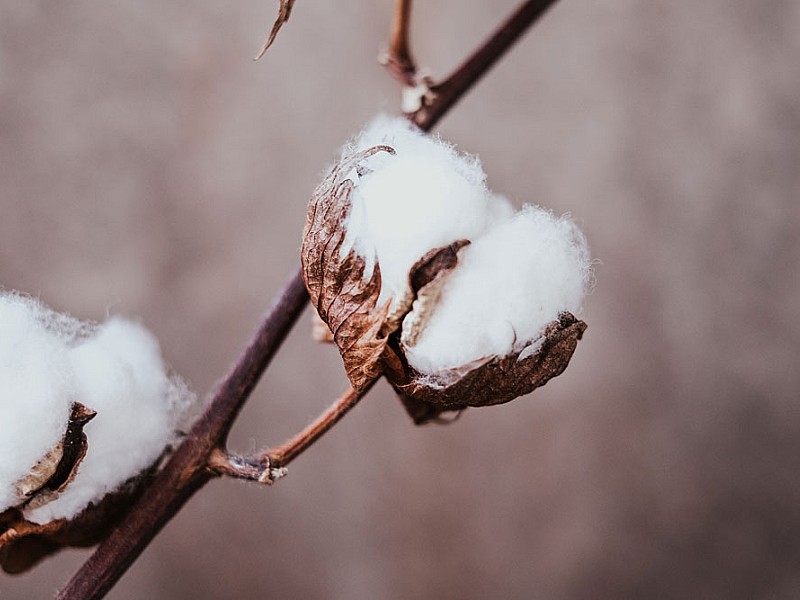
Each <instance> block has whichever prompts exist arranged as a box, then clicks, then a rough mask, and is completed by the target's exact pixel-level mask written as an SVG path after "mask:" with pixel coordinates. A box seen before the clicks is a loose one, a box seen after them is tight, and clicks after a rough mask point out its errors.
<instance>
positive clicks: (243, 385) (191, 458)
mask: <svg viewBox="0 0 800 600" xmlns="http://www.w3.org/2000/svg"><path fill="white" fill-rule="evenodd" d="M554 1H555V0H550V1H547V2H542V1H537V2H533V1H528V2H525V3H524V4H523V5H522V6H521V8H520V9H518V11H517V12H516V13H515V14H514V15H513V16H512V17H511V19H510V20H509V21H508V22H507V23H506V25H505V26H504V27H503V28H501V31H499V32H498V33H496V34H495V35H494V36H493V37H492V38H490V40H489V41H488V42H487V43H486V44H484V46H483V47H481V48H480V49H479V50H478V51H477V52H476V53H475V54H473V56H472V57H471V58H470V59H468V60H467V61H466V62H465V63H464V66H463V67H461V68H460V69H458V70H457V71H456V72H455V73H454V74H453V76H452V77H450V78H449V79H448V80H447V82H445V84H443V85H442V86H440V89H439V95H438V96H437V97H435V98H434V99H433V100H432V102H431V104H430V105H429V106H426V107H424V111H423V112H421V113H418V114H416V115H414V121H415V122H416V123H417V125H419V126H420V127H421V128H422V129H423V130H425V131H428V130H430V129H431V128H432V127H433V126H434V124H435V123H436V122H437V121H438V120H439V119H440V118H441V117H442V116H443V115H444V114H445V113H446V112H447V111H448V110H449V109H450V107H452V106H453V104H455V102H456V101H457V100H458V99H459V98H460V97H461V96H462V95H463V94H464V93H465V92H466V91H467V90H468V89H469V88H470V87H472V85H473V84H474V83H475V82H477V81H478V80H479V79H480V78H481V76H482V75H483V74H484V73H485V72H486V71H487V70H488V69H489V68H490V67H491V66H492V64H494V62H495V61H496V60H497V59H498V58H499V57H500V56H501V55H502V54H503V52H505V50H506V49H508V48H509V47H510V46H511V45H512V44H513V43H514V42H515V41H516V39H517V38H519V37H520V36H521V35H522V33H523V32H524V31H525V30H526V28H527V27H528V26H529V25H530V24H531V23H533V22H534V21H535V20H536V17H538V16H539V15H540V14H541V13H542V12H544V10H545V9H546V8H547V7H548V6H549V5H550V4H552V3H553V2H554ZM487 46H490V48H488V49H487V48H486V47H487ZM307 298H308V294H307V292H306V289H305V286H304V285H303V280H302V277H301V273H300V272H299V271H298V272H296V273H295V274H294V275H293V276H292V277H291V279H290V280H289V282H288V283H287V284H286V286H285V287H284V289H283V291H282V292H281V293H280V295H279V296H278V299H277V300H276V302H275V304H274V305H273V308H272V309H271V310H270V312H269V314H268V315H267V317H266V319H265V320H264V322H263V323H262V324H261V326H260V327H259V329H258V331H257V332H256V335H255V336H254V338H253V340H252V341H251V342H250V345H249V346H248V347H247V348H246V349H245V351H244V352H243V353H242V355H241V356H240V357H239V360H238V361H237V363H236V364H235V365H234V367H233V369H232V370H231V372H230V373H229V374H228V376H227V377H226V378H225V379H224V381H223V382H222V384H221V385H220V387H219V389H218V390H217V392H216V394H215V396H214V399H213V401H212V402H211V404H210V405H209V407H208V408H207V409H206V411H205V413H204V414H203V415H202V417H201V418H200V419H199V420H198V422H197V424H196V425H195V426H194V427H193V428H192V430H191V431H190V433H189V434H188V435H187V436H186V438H185V439H184V441H183V443H182V444H181V445H180V446H179V447H178V449H177V450H176V451H175V453H174V454H173V455H172V457H171V458H170V459H169V460H168V461H167V463H166V465H165V466H164V468H163V469H161V471H159V472H158V473H157V474H156V476H155V477H154V479H153V482H152V484H151V485H150V486H149V487H148V489H147V490H146V491H145V492H144V493H143V494H142V496H141V497H140V498H139V500H138V501H137V502H136V503H135V504H134V505H133V506H132V507H131V509H130V512H129V513H128V514H127V516H126V517H125V519H124V520H123V521H122V523H121V524H120V525H119V526H118V527H117V528H116V529H115V530H114V531H112V533H111V534H110V535H109V537H108V538H106V540H105V541H103V542H102V543H101V544H100V546H99V547H98V548H97V550H96V551H95V552H94V554H92V556H91V557H90V558H89V560H87V561H86V562H85V563H84V564H83V566H82V567H81V568H80V569H79V570H78V572H77V573H76V574H75V575H74V576H73V577H72V579H71V580H70V581H69V582H68V583H67V585H66V586H65V587H64V589H63V590H62V591H61V592H60V593H59V595H58V596H57V598H58V599H59V600H99V599H100V598H102V597H103V596H105V594H106V593H107V592H108V591H109V590H110V589H111V588H112V587H113V585H114V584H115V583H116V582H117V581H118V580H119V578H120V577H121V576H122V575H123V574H124V573H125V571H126V570H127V569H128V567H129V566H130V565H131V564H132V563H133V561H134V560H136V558H137V557H138V556H139V554H141V552H142V551H143V550H144V548H145V547H146V546H147V545H148V544H149V543H150V541H151V540H152V539H153V538H154V537H155V536H156V534H157V533H158V532H159V531H161V528H162V527H163V526H164V525H165V524H166V523H167V522H169V520H170V519H171V518H172V517H173V516H174V515H175V514H176V513H177V512H178V510H180V508H181V507H182V506H183V505H184V504H185V503H186V501H187V500H188V499H189V498H190V497H191V496H192V495H193V494H194V493H195V492H196V491H197V490H199V489H200V488H201V487H202V486H203V485H204V484H205V483H206V482H207V481H208V480H209V478H210V477H212V474H211V472H210V471H209V470H208V468H207V464H208V459H209V456H210V455H211V453H212V452H213V451H214V450H215V449H216V448H218V447H219V446H220V445H221V444H223V443H224V440H225V437H226V436H227V433H228V431H229V430H230V428H231V426H232V424H233V421H234V419H235V417H236V415H237V414H238V413H239V411H240V410H241V408H242V406H243V405H244V403H245V401H246V400H247V398H248V397H249V395H250V393H251V392H252V390H253V388H254V387H255V384H256V382H257V381H258V379H259V378H260V376H261V374H262V373H263V371H264V369H265V368H266V367H267V365H268V364H269V362H270V361H271V359H272V357H273V356H274V354H275V352H276V351H277V350H278V348H279V347H280V345H281V343H282V342H283V340H284V339H285V338H286V335H287V334H288V332H289V331H290V329H291V328H292V326H293V325H294V323H295V322H296V321H297V319H298V317H299V316H300V313H301V312H302V310H303V308H304V307H305V305H306V301H307ZM313 439H316V438H313ZM313 439H311V438H309V443H311V442H313ZM307 447H308V444H306V445H305V446H304V448H307ZM294 456H296V454H294Z"/></svg>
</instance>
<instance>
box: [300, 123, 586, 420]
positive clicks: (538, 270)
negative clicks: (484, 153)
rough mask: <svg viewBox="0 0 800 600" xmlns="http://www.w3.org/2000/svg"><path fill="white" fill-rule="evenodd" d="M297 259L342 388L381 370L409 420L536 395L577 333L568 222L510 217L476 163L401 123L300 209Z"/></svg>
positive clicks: (577, 290) (579, 254) (572, 232)
mask: <svg viewBox="0 0 800 600" xmlns="http://www.w3.org/2000/svg"><path fill="white" fill-rule="evenodd" d="M302 262H303V271H304V277H305V281H306V285H307V287H308V290H309V294H310V296H311V299H312V302H313V303H314V304H315V306H316V307H317V310H318V312H319V314H320V317H321V318H322V320H323V321H324V322H325V323H327V325H328V327H329V328H330V330H331V332H332V334H333V338H334V341H335V342H336V343H337V345H338V346H339V349H340V352H341V353H342V357H343V359H344V363H345V369H346V370H347V373H348V376H349V377H350V380H351V383H352V384H353V386H354V387H355V388H356V389H359V388H360V387H361V386H364V385H366V384H367V383H368V382H369V381H371V380H372V379H374V378H375V377H377V376H379V375H380V374H382V373H383V374H386V376H387V378H388V379H389V380H390V382H391V383H392V384H393V385H394V386H395V388H396V389H397V390H398V392H400V394H401V396H402V397H403V399H404V402H405V403H406V407H407V408H409V410H410V411H411V412H412V416H414V418H415V420H416V421H418V422H422V421H425V420H428V419H429V418H433V417H434V416H436V415H437V414H438V413H439V412H441V411H442V410H456V409H458V408H462V407H463V406H467V405H471V406H480V405H486V404H495V403H499V402H506V401H508V400H510V399H512V398H514V397H516V396H519V395H521V394H524V393H527V392H529V391H531V390H532V389H533V388H535V387H538V386H540V385H543V384H544V383H545V382H546V381H547V380H548V379H550V378H552V377H554V376H556V375H558V374H559V373H561V372H562V371H563V369H564V368H565V367H566V365H567V363H568V362H569V359H570V357H571V356H572V353H573V352H574V349H575V347H576V344H577V341H578V340H579V339H580V337H581V335H582V334H583V331H584V330H585V328H586V325H585V323H583V322H582V321H579V320H577V319H576V318H575V317H574V314H573V313H575V312H578V311H579V310H580V309H581V305H582V302H583V297H584V294H585V292H586V289H587V286H588V282H589V280H590V276H591V269H590V257H589V252H588V249H587V246H586V241H585V238H584V236H583V234H582V233H581V232H580V231H579V230H578V228H577V227H576V226H575V224H574V223H573V222H572V221H571V220H569V219H568V218H566V217H556V216H554V215H553V214H552V213H551V212H549V211H547V210H545V209H542V208H539V207H536V206H525V207H524V208H523V209H522V210H521V211H520V212H519V213H516V214H515V213H514V212H513V210H512V209H511V208H510V204H509V203H508V202H507V201H506V200H505V199H503V198H502V197H499V196H497V195H495V194H492V193H491V192H490V191H489V190H488V189H487V187H486V183H485V175H484V173H483V171H482V169H481V167H480V162H479V161H478V160H477V158H474V157H469V156H465V155H461V154H458V153H457V152H456V151H455V150H454V149H453V148H452V146H450V145H449V144H446V143H444V142H442V141H441V140H439V139H437V138H433V137H430V136H426V135H425V134H424V133H423V132H421V131H419V130H418V129H416V128H415V127H414V126H413V125H410V124H409V123H408V122H407V121H406V120H404V119H388V118H386V117H380V118H378V119H377V120H376V121H375V122H373V123H372V124H371V125H370V126H368V127H367V129H366V130H365V131H364V132H363V133H362V134H360V135H359V136H358V137H357V138H356V139H355V141H354V142H352V143H351V144H349V145H348V146H346V147H345V149H344V151H343V154H342V158H341V160H340V161H339V163H337V165H336V166H335V167H334V168H333V169H332V170H331V172H330V173H329V175H328V176H327V177H326V178H325V180H324V181H323V182H322V184H321V185H320V186H319V187H318V188H317V190H316V191H315V193H314V196H313V197H312V200H311V203H310V205H309V214H308V221H307V224H306V228H305V232H304V243H303V252H302ZM414 402H422V403H425V404H427V405H435V407H434V408H431V407H430V406H427V408H426V409H425V410H423V411H421V412H420V410H418V409H419V407H418V406H416V407H413V406H412V404H413V403H414Z"/></svg>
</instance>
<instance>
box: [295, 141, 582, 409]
mask: <svg viewBox="0 0 800 600" xmlns="http://www.w3.org/2000/svg"><path fill="white" fill-rule="evenodd" d="M379 151H386V152H390V153H392V154H393V153H394V151H393V150H392V149H391V148H389V147H386V146H377V147H375V148H371V149H369V150H365V151H363V152H358V153H355V154H353V155H352V156H349V157H346V158H344V159H342V161H341V162H340V163H339V164H337V165H336V166H335V167H334V168H333V169H332V170H331V172H330V173H329V174H328V176H327V177H326V178H325V180H324V181H323V182H322V184H320V186H319V187H318V188H317V189H316V191H315V192H314V195H313V196H312V198H311V202H310V204H309V210H308V217H307V221H306V227H305V230H304V235H303V249H302V264H303V275H304V278H305V281H306V287H307V288H308V291H309V295H310V296H311V302H312V303H313V304H314V306H315V307H316V308H317V312H318V313H319V316H320V318H321V319H322V321H323V322H324V323H326V324H327V326H328V328H329V330H330V331H331V333H332V336H333V341H334V342H335V343H336V345H337V346H338V348H339V351H340V353H341V355H342V359H343V361H344V367H345V371H346V372H347V375H348V378H349V379H350V382H351V384H352V386H353V387H354V388H355V389H356V390H359V389H362V388H363V387H364V386H365V385H366V384H367V383H368V382H370V381H372V380H373V379H374V378H376V377H379V376H380V375H381V374H385V375H386V378H387V379H388V380H389V382H390V383H391V384H392V386H394V388H395V390H396V391H397V392H398V394H399V395H400V398H401V400H402V402H403V405H404V406H405V408H406V410H407V411H408V413H409V414H410V415H411V417H412V419H413V420H414V422H415V423H425V422H428V421H433V420H437V419H439V417H440V416H441V414H442V413H444V412H447V411H460V410H463V409H464V408H467V407H470V406H489V405H493V404H501V403H504V402H508V401H510V400H512V399H514V398H516V397H518V396H521V395H523V394H527V393H529V392H531V391H532V390H534V389H535V388H537V387H540V386H542V385H544V384H545V383H547V381H549V380H550V379H552V378H553V377H556V376H557V375H559V374H561V373H562V372H563V371H564V369H565V368H566V367H567V365H568V364H569V361H570V358H571V357H572V354H573V353H574V351H575V347H576V346H577V343H578V340H580V339H581V336H582V335H583V332H584V331H585V329H586V323H584V322H583V321H580V320H578V319H576V318H575V316H573V315H572V314H570V313H568V312H564V313H562V314H561V315H559V318H558V319H557V320H556V321H554V322H553V323H551V324H550V325H549V326H548V327H547V328H546V329H545V331H544V333H543V335H542V337H541V338H539V339H537V340H530V341H529V343H528V344H526V345H523V347H520V349H519V350H518V351H515V352H512V353H511V354H509V355H507V356H486V357H483V358H481V359H478V360H475V361H471V362H469V363H467V364H465V365H462V366H459V367H457V368H453V369H444V370H441V371H439V372H437V373H435V374H429V373H428V374H426V373H420V372H418V371H416V370H415V369H413V368H412V367H411V366H410V365H409V364H408V362H407V361H406V359H405V352H404V349H405V348H407V347H410V346H413V345H414V344H415V343H416V339H417V338H418V336H419V335H420V334H421V332H422V331H423V330H424V328H425V323H426V321H427V319H428V316H429V315H430V314H431V313H432V312H433V311H434V310H436V308H437V305H438V303H439V297H440V293H441V289H442V287H443V286H444V284H445V282H446V281H447V277H448V276H449V274H450V273H451V272H452V271H453V270H454V269H455V268H456V267H457V265H458V254H459V251H460V250H461V249H462V248H463V247H464V246H466V245H467V244H469V241H468V240H458V241H456V242H454V243H452V244H450V245H448V246H444V247H442V248H436V249H433V250H431V251H430V252H428V253H427V254H425V256H423V257H422V258H420V259H419V260H418V261H417V263H416V264H415V265H414V266H413V267H412V268H411V271H410V273H409V293H408V298H404V299H403V300H404V301H403V302H402V303H400V310H399V311H398V310H395V309H393V312H392V314H391V315H390V314H389V303H386V304H384V305H382V306H379V305H378V303H377V301H378V296H379V294H380V290H381V279H380V268H379V267H380V265H377V264H376V265H375V268H374V270H373V272H372V276H371V277H370V279H369V280H365V279H364V277H363V275H364V272H365V261H364V258H362V257H361V256H359V255H358V254H357V253H355V252H354V251H353V250H351V251H350V252H349V253H347V254H346V256H345V257H343V258H342V257H341V248H342V244H343V243H344V240H345V236H346V233H347V232H346V228H345V225H346V222H347V217H348V215H349V212H350V208H351V194H352V192H353V189H354V187H355V186H356V182H354V181H353V179H352V178H351V177H352V173H353V171H354V170H355V171H356V173H360V172H362V169H363V165H362V163H363V161H364V160H365V159H366V158H368V157H369V156H372V155H373V154H375V153H376V152H379ZM396 304H397V303H396ZM395 308H397V307H395ZM534 348H535V350H534ZM520 357H522V358H520Z"/></svg>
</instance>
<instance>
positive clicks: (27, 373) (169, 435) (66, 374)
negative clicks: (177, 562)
mask: <svg viewBox="0 0 800 600" xmlns="http://www.w3.org/2000/svg"><path fill="white" fill-rule="evenodd" d="M193 400H194V396H193V394H191V392H189V391H188V389H187V388H186V386H185V384H183V382H182V381H181V380H180V379H178V378H177V377H174V376H173V377H170V376H169V375H168V374H167V369H166V367H165V365H164V362H163V360H162V358H161V353H160V350H159V347H158V342H157V341H156V339H155V338H154V337H153V336H152V334H150V333H149V332H148V331H147V330H146V329H144V328H143V327H142V326H141V325H138V324H136V323H133V322H130V321H126V320H124V319H120V318H111V319H109V320H108V321H107V322H106V323H105V324H103V325H100V326H93V325H89V324H85V323H80V322H78V321H76V320H74V319H71V318H69V317H66V316H64V315H58V314H57V313H54V312H52V311H49V310H48V309H45V308H44V307H42V306H41V305H40V304H38V303H37V302H35V301H34V300H31V299H28V298H24V297H21V296H18V295H13V294H5V295H2V296H0V452H2V453H1V454H0V494H2V495H1V496H0V498H2V502H3V503H2V504H0V506H1V507H3V508H8V507H9V506H14V505H16V504H18V503H19V501H20V499H19V498H17V497H15V495H14V493H13V489H14V485H15V483H16V482H17V481H18V480H19V479H20V478H22V477H23V476H25V475H26V474H27V473H28V471H29V470H30V469H31V467H33V466H34V465H35V464H36V462H37V461H38V460H39V459H40V458H42V457H43V456H44V455H45V454H46V453H47V452H48V451H49V450H50V449H52V448H53V447H54V446H55V445H56V443H57V442H58V441H59V440H60V439H61V438H62V437H63V435H64V432H65V429H66V425H67V421H68V418H69V414H70V408H71V405H72V403H73V402H80V403H82V404H84V405H85V406H86V407H87V408H90V409H92V410H94V411H96V412H97V415H96V416H95V417H94V419H92V420H91V421H90V422H89V423H88V424H87V425H86V426H85V427H84V433H85V434H86V436H87V439H88V450H87V452H86V456H85V457H84V459H83V462H81V463H80V465H79V467H78V471H77V474H76V476H75V479H74V480H73V481H72V482H71V483H70V484H69V485H68V486H67V487H66V488H65V489H64V491H62V492H61V493H60V495H59V496H58V497H57V498H56V499H55V500H52V501H50V502H48V503H46V504H43V505H41V506H38V507H36V508H32V509H24V510H23V514H24V516H25V518H26V519H28V520H31V521H34V522H37V523H45V522H48V521H51V520H53V519H57V518H62V517H63V518H70V517H73V516H75V515H76V514H77V513H79V512H80V511H81V510H83V509H84V508H85V507H86V506H87V505H88V504H89V503H91V502H97V501H99V500H100V499H101V498H102V497H103V496H104V495H106V494H107V493H108V492H111V491H114V490H115V489H117V488H119V486H120V485H121V484H122V483H124V482H125V481H126V480H128V479H129V478H131V477H133V476H135V475H136V474H138V473H139V472H140V471H141V470H142V469H144V468H146V467H148V466H149V465H151V464H152V463H153V462H154V461H155V460H156V459H157V458H158V457H159V456H160V455H161V453H162V452H163V451H164V448H165V446H166V445H167V444H169V443H171V442H172V441H173V439H174V437H175V429H176V427H177V426H178V422H179V419H181V417H182V415H184V413H185V411H186V409H187V407H188V406H189V405H190V404H191V402H192V401H193Z"/></svg>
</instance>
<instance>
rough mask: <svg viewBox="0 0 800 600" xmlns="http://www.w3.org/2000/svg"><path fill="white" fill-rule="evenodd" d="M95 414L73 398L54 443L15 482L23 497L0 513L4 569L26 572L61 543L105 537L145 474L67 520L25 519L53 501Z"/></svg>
mask: <svg viewBox="0 0 800 600" xmlns="http://www.w3.org/2000/svg"><path fill="white" fill-rule="evenodd" d="M96 414H97V413H95V411H93V410H91V409H89V408H86V407H85V406H84V405H83V404H81V403H79V402H75V403H74V404H73V405H72V413H71V414H70V418H69V422H68V424H67V429H66V431H65V433H64V436H63V438H62V439H61V440H60V441H59V442H58V444H57V445H56V446H55V447H54V448H53V449H52V450H51V451H50V452H48V453H47V455H45V457H44V458H42V459H41V460H40V461H39V462H38V463H36V465H34V467H33V468H32V469H31V471H30V473H29V474H28V475H27V476H25V477H24V478H22V479H21V480H20V481H18V482H17V484H16V487H17V492H18V493H19V495H20V497H24V498H25V499H24V500H23V501H22V502H21V503H20V504H19V505H18V506H16V507H14V508H10V509H8V510H6V511H3V512H2V513H0V567H2V568H3V570H4V571H6V572H7V573H20V572H22V571H26V570H28V569H29V568H31V567H32V566H34V565H35V564H36V563H37V562H39V561H40V560H41V559H42V558H44V557H45V556H47V555H49V554H52V553H53V552H56V551H57V550H59V549H60V548H61V547H63V546H92V545H94V544H96V543H97V542H99V541H100V540H101V539H103V538H104V537H105V535H106V534H107V533H108V532H109V531H110V530H111V528H112V527H113V526H114V525H115V524H116V523H117V521H118V520H119V518H121V517H122V516H123V514H124V510H125V508H126V507H127V506H128V504H129V503H130V501H131V499H132V497H133V496H135V494H136V493H137V489H138V487H139V486H138V483H139V482H140V481H141V480H142V479H143V478H144V477H147V474H145V475H142V476H139V477H137V478H134V479H132V480H130V481H129V482H127V483H126V484H125V485H123V486H122V487H121V488H120V491H117V492H115V493H112V494H109V495H107V496H105V497H104V498H103V500H102V501H100V502H98V503H97V504H91V505H89V506H88V507H87V508H86V509H85V510H83V511H82V512H81V513H80V514H79V515H77V516H76V517H75V518H73V519H69V520H67V519H56V520H54V521H50V522H48V523H41V524H40V523H33V522H31V521H26V520H25V518H24V517H23V514H22V511H23V510H24V509H28V508H35V507H37V506H42V505H43V504H46V503H48V502H50V501H52V500H55V499H56V498H57V497H58V495H59V493H60V492H61V491H63V490H64V489H66V488H67V487H68V486H69V484H70V483H71V482H72V480H73V479H74V478H75V475H76V474H77V472H78V467H79V466H80V464H81V462H82V461H83V458H84V457H85V456H86V451H87V449H88V447H89V444H88V441H87V439H86V434H85V433H84V432H83V428H84V426H85V425H86V424H87V423H88V422H89V421H90V420H91V419H92V418H94V416H95V415H96Z"/></svg>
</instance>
